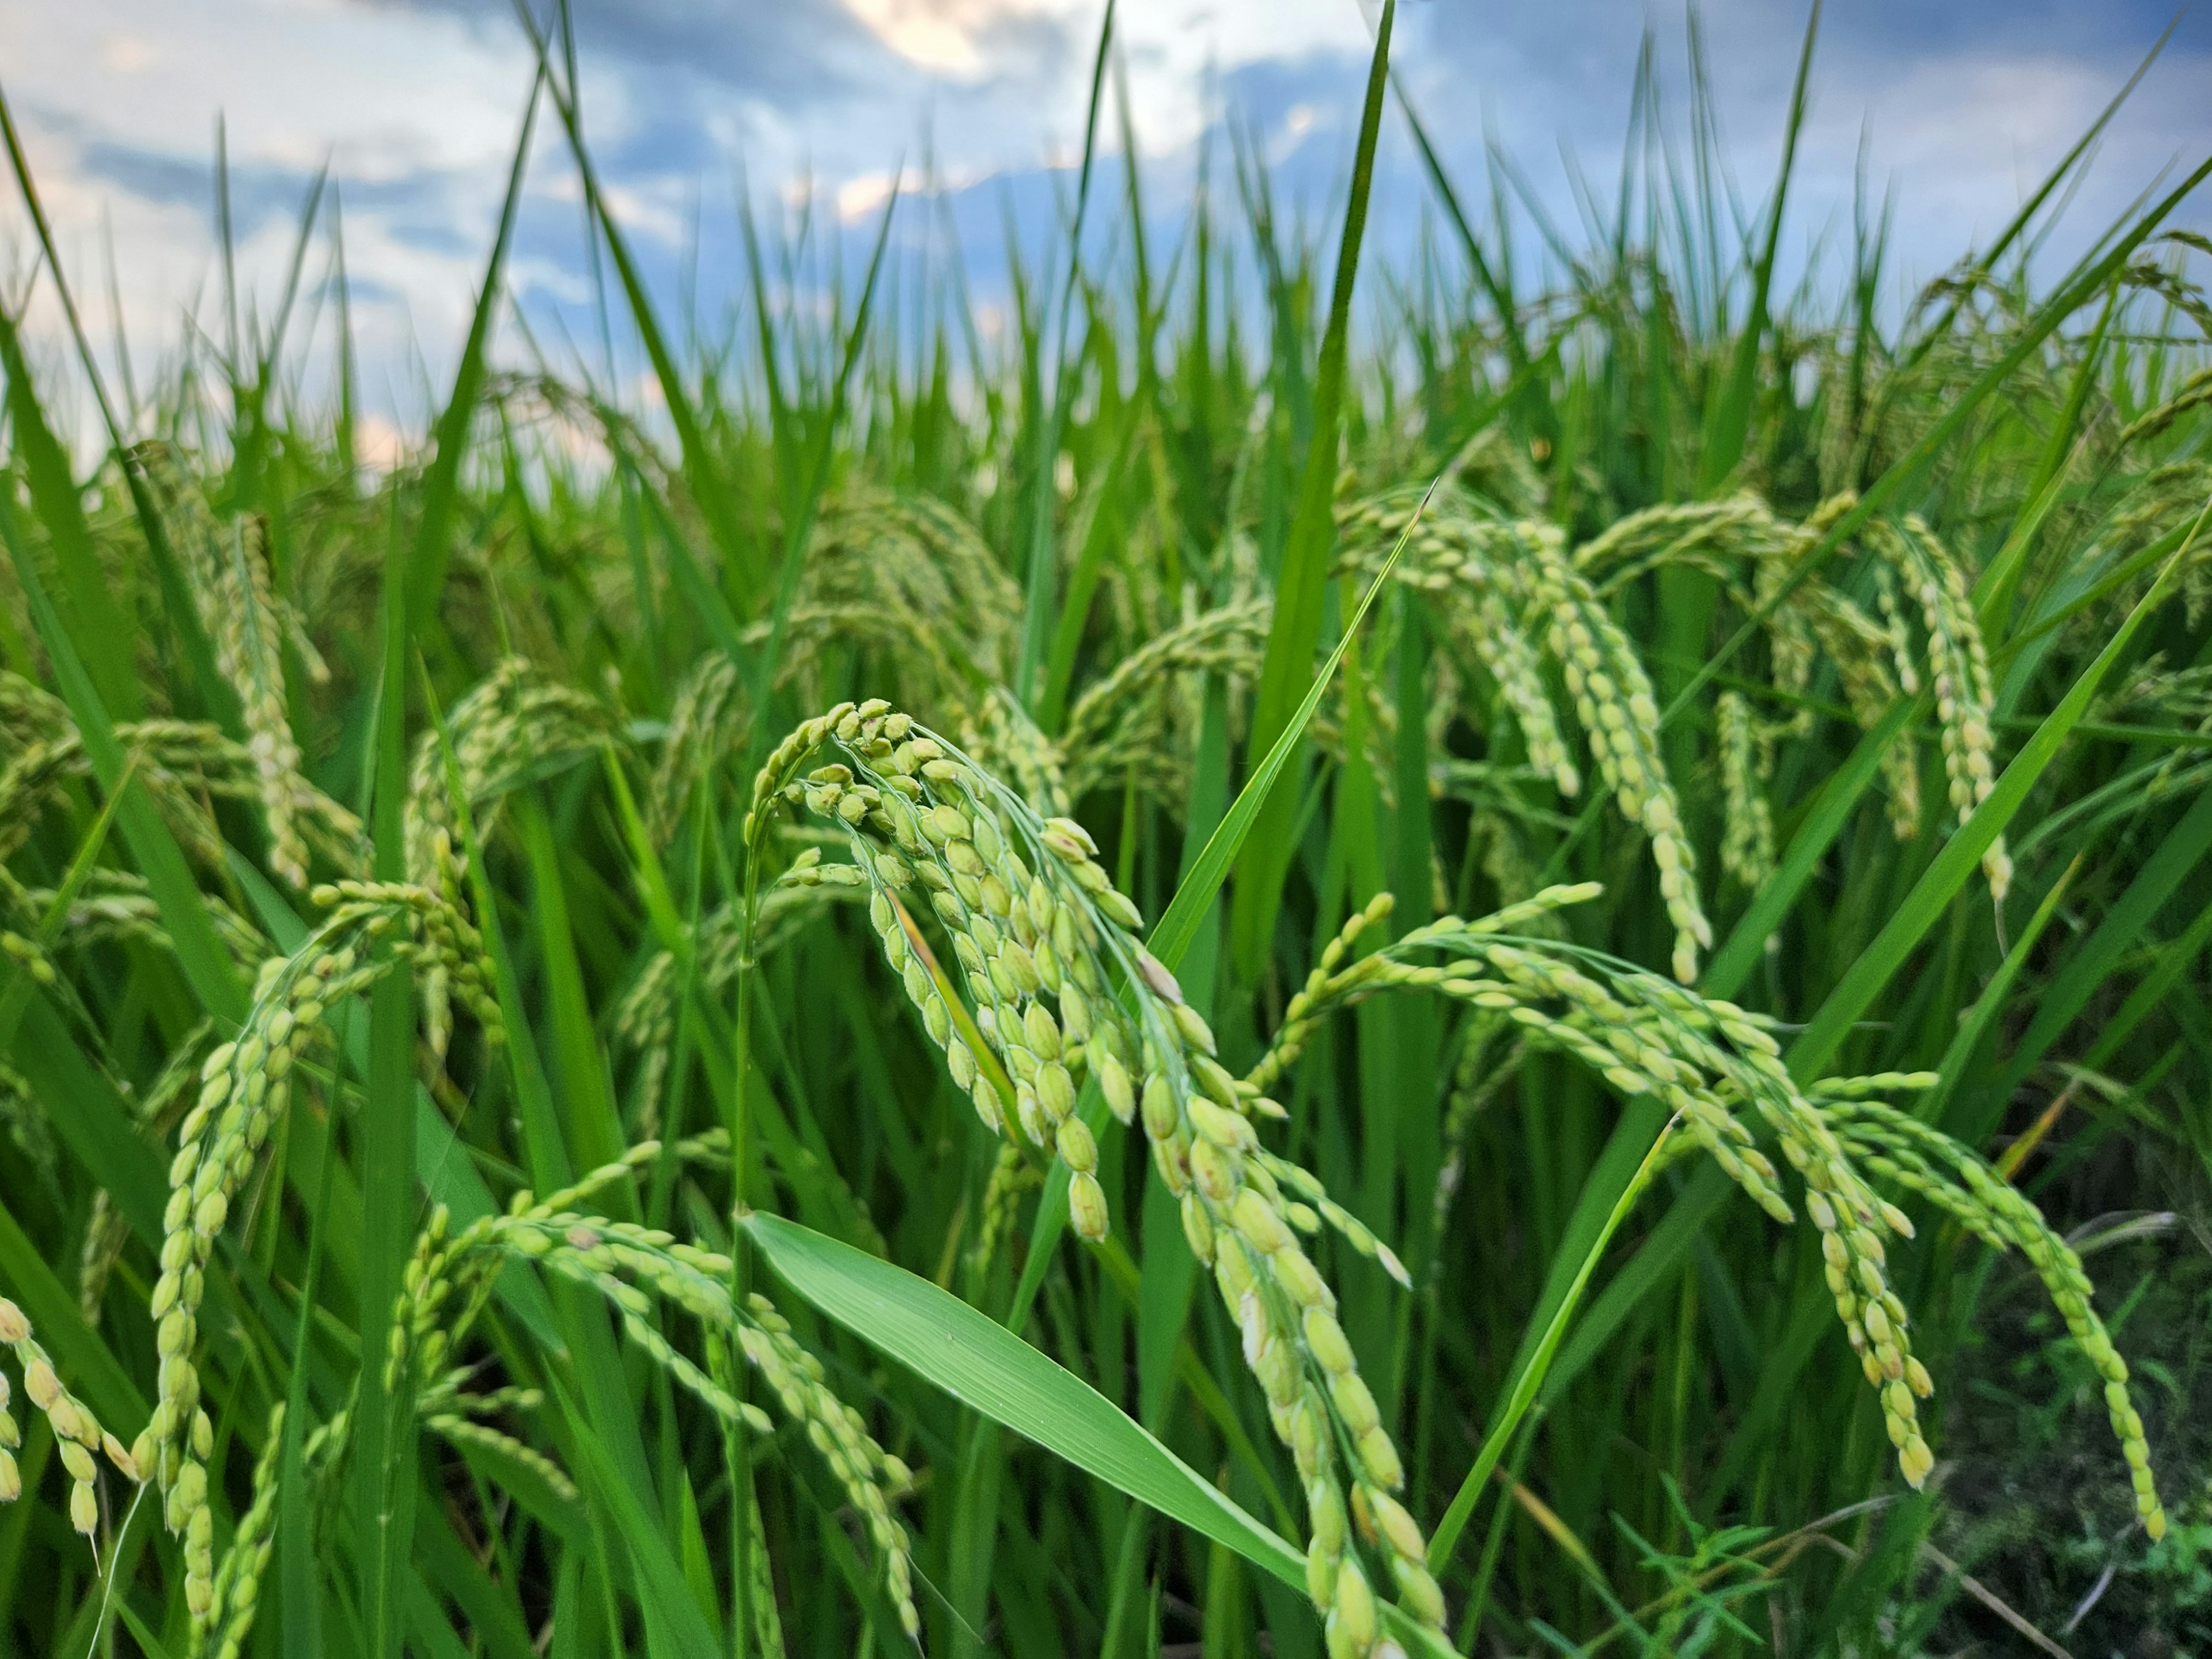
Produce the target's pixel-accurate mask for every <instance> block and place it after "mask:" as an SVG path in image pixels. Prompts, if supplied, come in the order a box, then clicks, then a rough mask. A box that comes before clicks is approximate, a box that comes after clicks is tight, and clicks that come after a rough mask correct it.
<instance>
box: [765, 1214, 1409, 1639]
mask: <svg viewBox="0 0 2212 1659" xmlns="http://www.w3.org/2000/svg"><path fill="white" fill-rule="evenodd" d="M739 1225H741V1226H742V1227H743V1228H744V1231H745V1232H746V1234H747V1236H748V1237H750V1238H751V1239H752V1241H753V1243H755V1244H756V1245H757V1246H758V1247H759V1249H760V1251H761V1254H762V1255H763V1256H764V1257H765V1258H766V1259H767V1261H768V1263H769V1266H770V1267H773V1268H774V1269H775V1273H776V1274H777V1276H778V1277H779V1278H781V1279H782V1280H783V1281H784V1283H786V1284H787V1285H790V1286H791V1288H792V1290H793V1291H795V1292H796V1293H797V1294H798V1295H799V1296H800V1297H802V1298H804V1299H805V1301H807V1302H809V1303H811V1304H813V1305H814V1306H815V1307H816V1308H817V1309H818V1310H820V1311H821V1312H822V1313H823V1314H824V1315H826V1316H828V1317H829V1318H830V1319H832V1320H834V1321H836V1322H837V1323H838V1324H840V1325H842V1326H843V1327H844V1328H846V1329H847V1330H849V1331H851V1332H852V1333H853V1334H854V1335H855V1336H857V1337H859V1338H860V1340H862V1341H864V1342H866V1343H867V1344H868V1345H869V1346H871V1347H873V1348H875V1349H877V1350H878V1351H879V1352H883V1353H884V1354H885V1355H887V1356H889V1357H890V1358H893V1359H896V1360H897V1361H898V1362H899V1363H900V1364H902V1365H904V1366H906V1367H908V1369H909V1370H913V1371H914V1372H915V1373H916V1374H917V1375H918V1376H921V1377H922V1378H924V1379H925V1380H926V1381H927V1382H928V1383H932V1384H933V1385H934V1386H935V1387H937V1388H939V1389H943V1390H944V1391H945V1393H947V1394H949V1395H951V1396H952V1397H953V1398H954V1399H956V1400H957V1401H960V1402H961V1403H962V1404H963V1405H965V1406H967V1407H970V1408H971V1409H972V1410H975V1411H976V1412H979V1413H981V1414H982V1415H984V1416H985V1417H987V1418H989V1419H991V1420H992V1421H994V1422H995V1423H1000V1424H1003V1425H1006V1427H1008V1428H1010V1429H1012V1430H1013V1431H1015V1432H1016V1433H1018V1434H1020V1435H1023V1436H1024V1437H1027V1438H1029V1439H1031V1440H1034V1441H1035V1442H1036V1443H1037V1444H1039V1445H1041V1446H1042V1447H1044V1448H1045V1449H1047V1450H1048V1451H1051V1452H1053V1453H1054V1455H1058V1456H1060V1457H1063V1458H1065V1459H1066V1460H1067V1462H1071V1463H1073V1464H1074V1465H1075V1466H1076V1467H1077V1468H1081V1469H1084V1470H1086V1471H1088V1472H1089V1473H1090V1474H1095V1475H1097V1477H1098V1478H1099V1479H1100V1480H1103V1481H1105V1482H1107V1484H1109V1486H1114V1487H1115V1489H1116V1490H1118V1491H1120V1492H1124V1493H1126V1494H1127V1495H1128V1496H1129V1497H1131V1498H1135V1499H1136V1500H1137V1501H1138V1502H1139V1503H1141V1504H1146V1505H1148V1506H1150V1507H1151V1508H1152V1509H1155V1510H1158V1511H1159V1512H1160V1513H1161V1514H1163V1515H1164V1516H1168V1517H1170V1519H1172V1520H1176V1521H1179V1522H1182V1523H1183V1524H1184V1525H1185V1526H1187V1527H1189V1528H1192V1529H1193V1530H1194V1531H1195V1532H1198V1533H1200V1534H1202V1535H1203V1536H1205V1537H1207V1538H1210V1539H1212V1540H1213V1541H1215V1542H1217V1543H1219V1544H1223V1545H1225V1546H1227V1547H1229V1548H1230V1549H1232V1550H1234V1551H1235V1552H1236V1553H1237V1554H1238V1555H1240V1556H1242V1557H1243V1558H1244V1559H1246V1560H1248V1561H1249V1562H1251V1563H1252V1564H1253V1565H1255V1566H1257V1567H1259V1568H1261V1570H1262V1571H1267V1572H1269V1573H1272V1574H1273V1575H1274V1576H1275V1577H1278V1578H1279V1579H1281V1580H1282V1581H1283V1582H1284V1583H1286V1584H1291V1585H1293V1586H1295V1587H1297V1588H1298V1589H1304V1585H1305V1557H1304V1553H1303V1552H1302V1551H1299V1550H1297V1549H1294V1548H1293V1547H1291V1546H1290V1545H1288V1544H1286V1543H1285V1542H1284V1541H1283V1540H1282V1539H1281V1538H1280V1537H1279V1536H1278V1535H1277V1534H1274V1533H1273V1532H1272V1531H1270V1530H1269V1529H1268V1528H1267V1527H1266V1526H1264V1525H1263V1524H1261V1522H1259V1521H1257V1520H1255V1519H1254V1518H1253V1516H1250V1515H1249V1514H1248V1513H1247V1512H1246V1511H1245V1510H1243V1509H1241V1508H1239V1507H1238V1506H1237V1504H1234V1503H1233V1502H1231V1500H1230V1499H1229V1498H1228V1497H1227V1496H1226V1495H1225V1494H1224V1493H1223V1492H1220V1491H1219V1490H1218V1488H1216V1487H1215V1486H1212V1484H1211V1483H1209V1482H1208V1481H1207V1480H1205V1479H1204V1478H1203V1477H1202V1476H1200V1474H1199V1473H1198V1472H1197V1471H1196V1470H1195V1469H1193V1468H1191V1467H1190V1466H1189V1465H1188V1464H1187V1463H1185V1462H1183V1461H1182V1459H1181V1458H1179V1457H1177V1456H1176V1455H1175V1454H1174V1453H1173V1452H1171V1451H1170V1450H1169V1449H1167V1448H1166V1447H1165V1446H1164V1445H1162V1444H1161V1443H1159V1442H1158V1440H1156V1439H1154V1438H1153V1437H1152V1436H1151V1435H1150V1434H1148V1433H1146V1431H1145V1430H1144V1429H1143V1428H1141V1427H1139V1425H1138V1424H1137V1423H1136V1422H1135V1421H1134V1420H1133V1419H1131V1418H1130V1417H1128V1416H1127V1414H1126V1413H1123V1412H1122V1411H1121V1409H1120V1408H1119V1407H1116V1406H1115V1404H1114V1403H1113V1402H1112V1401H1109V1400H1108V1399H1107V1398H1106V1397H1105V1396H1104V1395H1101V1394H1100V1393H1098V1391H1097V1389H1093V1388H1092V1387H1091V1385H1090V1384H1089V1383H1085V1382H1084V1381H1083V1380H1082V1379H1081V1378H1080V1377H1078V1376H1074V1375H1073V1373H1072V1372H1069V1371H1067V1370H1064V1369H1062V1368H1061V1367H1060V1365H1058V1364H1054V1362H1053V1361H1052V1360H1051V1359H1049V1358H1047V1357H1046V1356H1045V1355H1043V1354H1042V1353H1040V1352H1037V1351H1036V1349H1035V1348H1032V1347H1031V1346H1030V1345H1029V1344H1028V1343H1026V1342H1024V1341H1023V1340H1021V1339H1020V1338H1019V1337H1018V1336H1016V1335H1015V1334H1013V1333H1012V1332H1011V1331H1009V1330H1007V1329H1006V1327H1005V1326H1003V1325H1001V1324H1000V1323H999V1322H997V1321H996V1320H994V1319H992V1318H991V1317H990V1316H987V1315H986V1314H984V1313H981V1312H980V1311H979V1310H976V1309H974V1308H971V1307H969V1305H968V1304H966V1303H964V1302H963V1301H961V1300H960V1299H959V1297H956V1296H953V1295H952V1294H951V1293H950V1292H949V1291H940V1290H939V1289H938V1288H937V1286H936V1285H933V1284H931V1283H930V1282H929V1281H928V1280H927V1279H921V1278H919V1277H917V1276H916V1275H915V1274H913V1273H908V1272H907V1271H906V1270H905V1269H904V1268H902V1267H896V1266H894V1265H893V1264H891V1263H890V1262H888V1261H880V1260H878V1258H876V1257H874V1256H872V1255H866V1253H864V1252H862V1251H860V1250H855V1249H852V1248H851V1247H850V1246H849V1245H845V1244H840V1243H837V1242H836V1240H835V1239H830V1238H825V1237H823V1236H822V1235H820V1234H819V1233H814V1232H810V1231H808V1230H807V1229H805V1228H804V1227H801V1226H799V1225H798V1224H796V1223H795V1222H790V1221H786V1220H784V1219H782V1218H781V1217H779V1216H772V1215H769V1214H768V1213H766V1212H763V1211H758V1210H755V1211H750V1212H746V1213H745V1214H744V1215H742V1216H741V1217H740V1218H739ZM1388 1616H1389V1619H1390V1623H1391V1626H1392V1629H1393V1634H1395V1635H1396V1636H1397V1637H1398V1638H1399V1639H1400V1640H1401V1642H1403V1641H1410V1640H1413V1639H1418V1638H1419V1636H1420V1632H1419V1631H1418V1629H1417V1627H1416V1626H1413V1624H1412V1623H1411V1621H1409V1620H1404V1619H1403V1617H1402V1615H1399V1614H1398V1613H1397V1611H1396V1609H1395V1608H1392V1609H1390V1610H1389V1615H1388ZM1422 1646H1423V1650H1425V1651H1428V1652H1431V1653H1441V1652H1442V1651H1444V1650H1443V1645H1442V1644H1440V1643H1437V1642H1435V1640H1434V1638H1427V1639H1426V1640H1424V1641H1423V1643H1422Z"/></svg>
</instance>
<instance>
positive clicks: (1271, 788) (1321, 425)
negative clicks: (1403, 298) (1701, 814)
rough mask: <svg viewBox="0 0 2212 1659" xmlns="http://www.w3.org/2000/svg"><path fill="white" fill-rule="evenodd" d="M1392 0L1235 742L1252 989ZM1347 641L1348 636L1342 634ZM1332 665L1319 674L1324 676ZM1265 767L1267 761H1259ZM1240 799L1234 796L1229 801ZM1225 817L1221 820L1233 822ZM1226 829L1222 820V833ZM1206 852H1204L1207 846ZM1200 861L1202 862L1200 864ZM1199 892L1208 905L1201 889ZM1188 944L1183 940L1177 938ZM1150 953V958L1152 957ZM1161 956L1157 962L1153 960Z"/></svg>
mask: <svg viewBox="0 0 2212 1659" xmlns="http://www.w3.org/2000/svg"><path fill="white" fill-rule="evenodd" d="M1396 17H1397V0H1383V9H1382V13H1381V15H1379V16H1378V17H1377V19H1376V26H1375V52H1374V55H1373V57H1372V58H1371V59H1370V63H1369V65H1368V71H1367V93H1366V99H1365V101H1364V104H1363V105H1362V106H1361V109H1360V114H1359V140H1358V149H1357V150H1356V152H1355V154H1354V156H1353V160H1352V191H1351V195H1350V197H1349V198H1348V199H1347V200H1346V204H1345V211H1344V225H1343V228H1342V232H1341V234H1340V237H1339V239H1338V243H1337V255H1336V274H1335V281H1334V288H1333V289H1332V291H1331V293H1330V295H1329V305H1328V328H1327V330H1326V331H1325V332H1324V333H1323V335H1322V349H1321V364H1320V368H1319V370H1318V372H1317V374H1316V379H1315V382H1314V393H1313V419H1312V435H1311V437H1310V440H1309V441H1308V444H1307V447H1306V454H1305V461H1304V469H1303V471H1302V472H1301V473H1300V476H1299V481H1298V489H1297V510H1296V512H1295V513H1294V514H1293V516H1292V518H1291V526H1290V531H1289V534H1288V536H1287V538H1286V539H1285V542H1284V544H1283V554H1282V562H1281V565H1280V567H1279V569H1278V571H1277V573H1276V578H1275V610H1274V616H1273V620H1272V621H1271V622H1270V623H1269V624H1268V628H1267V650H1266V654H1265V656H1264V657H1263V658H1262V659H1261V667H1260V683H1259V685H1258V688H1257V689H1256V690H1255V692H1254V694H1253V698H1254V701H1253V705H1252V725H1251V732H1250V734H1249V737H1248V738H1246V740H1245V749H1244V752H1245V756H1246V763H1247V764H1248V765H1250V764H1252V757H1258V756H1264V757H1267V759H1266V761H1263V762H1261V763H1260V764H1259V765H1257V766H1256V767H1255V769H1254V770H1253V773H1252V776H1253V777H1254V778H1255V780H1256V779H1258V778H1259V777H1260V776H1261V775H1262V774H1265V775H1267V788H1266V790H1265V791H1263V792H1262V793H1261V796H1260V798H1259V800H1258V801H1257V802H1256V803H1255V808H1254V815H1255V817H1256V818H1257V819H1258V820H1259V823H1258V826H1257V827H1258V828H1259V829H1260V830H1261V833H1260V834H1259V835H1257V836H1254V837H1253V838H1252V839H1251V840H1250V841H1249V843H1248V842H1246V840H1245V832H1244V831H1243V830H1240V831H1239V832H1238V835H1237V843H1238V845H1239V847H1240V848H1242V851H1241V853H1240V855H1239V857H1238V859H1237V865H1238V871H1239V874H1238V879H1237V888H1236V891H1235V892H1234V893H1233V894H1232V895H1231V900H1230V935H1231V941H1232V950H1233V954H1234V957H1235V959H1236V961H1237V967H1238V971H1239V974H1240V976H1241V977H1242V978H1243V981H1244V982H1246V983H1247V984H1251V983H1255V982H1256V981H1258V979H1259V976H1260V971H1261V967H1262V965H1263V963H1264V962H1265V959H1266V956H1267V947H1268V944H1269V941H1270V940H1271V939H1273V935H1274V918H1275V914H1276V910H1277V908H1278V900H1279V896H1280V895H1281V891H1282V885H1283V882H1284V880H1285V878H1286V877H1287V876H1288V874H1289V872H1290V867H1291V820H1292V818H1293V817H1294V816H1295V814H1296V811H1297V791H1296V790H1295V789H1281V790H1279V789H1278V787H1277V785H1278V779H1279V775H1280V774H1281V772H1282V770H1283V769H1284V764H1285V763H1287V761H1288V759H1289V756H1288V755H1287V754H1286V755H1285V756H1284V757H1282V761H1281V762H1277V761H1276V757H1275V753H1274V750H1276V748H1277V747H1278V745H1279V742H1280V740H1281V739H1282V738H1285V736H1291V737H1292V738H1293V739H1294V744H1293V746H1294V747H1295V739H1296V738H1297V736H1299V735H1300V734H1302V732H1303V728H1304V724H1305V719H1306V718H1307V717H1309V716H1310V710H1301V709H1300V707H1299V705H1298V703H1297V701H1296V699H1297V687H1298V686H1299V685H1300V684H1302V683H1304V682H1305V681H1306V680H1307V678H1308V677H1309V674H1310V665H1311V664H1312V662H1313V653H1314V647H1315V645H1316V642H1317V641H1319V640H1320V638H1321V630H1322V601H1323V599H1325V597H1326V594H1327V587H1328V557H1329V549H1330V547H1331V545H1332V544H1334V541H1335V536H1336V526H1335V519H1334V512H1333V505H1334V499H1335V494H1336V475H1337V465H1338V456H1337V447H1338V440H1339V436H1340V432H1341V429H1342V422H1343V403H1344V383H1345V375H1346V358H1347V356H1348V355H1349V351H1350V337H1351V331H1352V290H1353V288H1354V286H1355V284H1356V283H1357V280H1358V274H1359V249H1360V244H1361V241H1362V240H1363V239H1364V235H1365V233H1366V229H1367V204H1368V196H1369V192H1370V190H1371V188H1372V186H1373V184H1374V178H1375V149H1376V141H1377V139H1378V137H1380V134H1381V131H1382V125H1383V94H1384V92H1385V90H1386V88H1388V86H1389V67H1390V31H1391V27H1392V26H1393V24H1394V23H1395V21H1396ZM1350 637H1351V630H1350V629H1347V630H1346V638H1347V639H1348V638H1350ZM1340 654H1341V653H1340ZM1334 668H1335V664H1334V660H1332V662H1331V664H1330V669H1329V671H1331V672H1334ZM1269 763H1273V764H1272V765H1271V764H1269ZM1242 804H1243V803H1242V801H1241V800H1240V802H1239V805H1242ZM1235 816H1236V815H1235V813H1234V812H1232V813H1231V818H1232V819H1233V818H1234V817H1235ZM1228 827H1229V826H1228V825H1227V824H1225V825H1224V826H1223V828H1224V829H1227V828H1228ZM1209 850H1211V849H1209ZM1201 863H1203V860H1201ZM1206 897H1207V898H1208V899H1211V898H1212V890H1211V888H1209V889H1208V890H1207V891H1206ZM1185 943H1186V944H1187V943H1188V940H1186V941H1185ZM1154 954H1156V955H1157V954H1158V952H1157V951H1155V952H1154ZM1162 960H1166V958H1164V957H1163V958H1162Z"/></svg>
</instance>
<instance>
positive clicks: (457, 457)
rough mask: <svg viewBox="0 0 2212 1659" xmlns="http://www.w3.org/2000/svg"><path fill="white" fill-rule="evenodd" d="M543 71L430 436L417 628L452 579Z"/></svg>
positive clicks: (412, 604)
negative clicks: (464, 474) (465, 473)
mask: <svg viewBox="0 0 2212 1659" xmlns="http://www.w3.org/2000/svg"><path fill="white" fill-rule="evenodd" d="M544 85H545V76H544V71H543V70H542V69H541V70H539V71H538V73H537V74H535V75H533V76H532V77H531V82H530V96H529V98H528V100H526V102H525V103H524V105H523V107H522V133H521V136H520V137H519V138H517V139H516V140H515V144H514V160H513V162H512V163H510V164H509V166H508V167H507V194H506V196H505V197H504V198H503V199H502V200H501V204H500V210H499V230H498V232H497V234H495V236H494V237H493V238H492V245H491V255H490V258H489V259H487V260H486V261H485V264H484V275H483V283H482V285H481V286H480V287H479V288H478V289H477V303H476V309H475V311H474V312H473V313H471V315H470V318H469V333H468V338H467V340H466V341H465V343H463V345H462V347H461V358H460V362H459V365H458V366H457V367H456V368H455V369H454V370H453V394H452V395H451V396H450V397H448V398H447V399H446V406H445V409H444V410H443V411H442V412H441V414H440V415H439V416H438V423H437V427H436V428H435V432H434V433H433V435H432V454H431V459H430V465H429V467H428V470H427V471H425V472H424V473H423V475H422V507H421V513H422V517H421V519H420V520H418V521H417V523H416V531H415V552H414V557H413V559H412V560H411V561H410V563H409V566H408V571H407V611H408V622H409V625H410V629H412V631H414V632H415V633H416V634H418V635H419V634H421V633H422V632H423V631H424V630H425V629H429V628H432V627H435V625H436V622H437V615H438V595H439V592H440V591H441V589H442V588H443V587H444V586H445V585H446V567H447V562H448V561H449V560H450V558H451V556H452V548H451V546H450V540H451V536H452V525H453V511H454V507H455V505H456V502H457V501H458V498H459V485H460V477H461V462H462V460H463V459H464V458H465V456H466V455H467V453H468V452H469V447H470V445H469V435H470V434H469V428H470V426H471V423H472V422H474V421H475V419H476V412H477V398H479V397H480V396H481V395H482V393H483V382H484V361H485V357H486V355H487V354H488V353H489V350H490V348H491V332H492V325H493V323H494V321H495V319H496V316H497V313H498V310H499V305H500V301H501V300H502V299H503V298H504V297H505V294H506V289H505V286H504V284H505V280H506V271H507V249H508V248H509V247H510V246H513V240H514V221H515V216H516V213H517V212H518V210H520V207H521V204H522V179H523V174H524V173H525V171H526V169H527V167H529V164H530V145H531V140H532V137H534V136H535V135H536V133H537V131H538V95H539V94H540V93H541V92H542V91H543V90H544Z"/></svg>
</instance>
